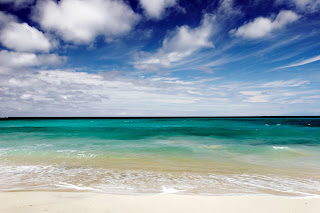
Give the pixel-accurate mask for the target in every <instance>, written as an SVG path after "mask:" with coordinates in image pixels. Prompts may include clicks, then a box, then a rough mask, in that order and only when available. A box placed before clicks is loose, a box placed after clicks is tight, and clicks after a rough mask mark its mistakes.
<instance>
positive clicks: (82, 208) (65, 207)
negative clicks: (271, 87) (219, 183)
mask: <svg viewBox="0 0 320 213" xmlns="http://www.w3.org/2000/svg"><path fill="white" fill-rule="evenodd" d="M0 212H1V213H18V212H23V213H29V212H30V213H31V212H32V213H37V212H57V213H58V212H59V213H63V212H68V213H82V212H90V213H96V212H104V213H153V212H155V213H160V212H161V213H171V212H183V213H189V212H190V213H206V212H210V213H213V212H217V213H229V212H237V213H239V212H240V213H264V212H268V213H277V212H279V213H280V212H281V213H300V212H301V213H319V212H320V198H285V197H268V196H197V195H175V194H158V195H141V196H139V195H110V194H99V193H90V192H1V193H0Z"/></svg>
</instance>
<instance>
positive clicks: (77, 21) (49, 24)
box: [34, 0, 140, 44]
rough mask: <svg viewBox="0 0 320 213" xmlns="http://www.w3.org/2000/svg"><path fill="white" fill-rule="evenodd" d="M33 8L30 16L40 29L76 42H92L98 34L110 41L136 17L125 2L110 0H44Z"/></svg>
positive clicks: (120, 33) (129, 27)
mask: <svg viewBox="0 0 320 213" xmlns="http://www.w3.org/2000/svg"><path fill="white" fill-rule="evenodd" d="M36 8H37V9H36V11H35V15H34V19H35V20H36V21H38V22H39V24H40V26H41V27H42V28H43V29H45V30H48V31H53V32H56V33H57V34H58V35H60V36H61V37H62V39H63V40H65V41H68V42H73V43H78V44H79V43H89V42H92V41H93V40H94V39H95V37H96V36H98V35H104V36H105V38H106V40H112V39H114V38H115V37H118V36H121V35H123V34H126V33H128V32H129V31H130V30H131V29H132V28H133V26H134V25H135V24H136V23H137V22H138V21H139V20H140V16H139V15H137V14H135V13H134V12H133V11H132V9H131V8H130V7H129V6H128V5H126V4H125V3H123V2H122V1H114V0H61V1H59V2H56V1H53V0H45V1H38V3H37V6H36Z"/></svg>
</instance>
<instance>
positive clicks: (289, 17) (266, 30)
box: [230, 10, 299, 39]
mask: <svg viewBox="0 0 320 213" xmlns="http://www.w3.org/2000/svg"><path fill="white" fill-rule="evenodd" d="M298 19H299V15H297V14H296V13H294V12H292V11H290V10H283V11H281V12H280V13H279V14H278V15H277V17H276V18H275V19H272V18H264V17H258V18H255V19H254V20H253V21H252V22H249V23H246V24H244V25H242V26H240V27H239V28H238V29H233V30H231V31H230V32H231V33H232V34H234V35H235V36H238V37H243V38H249V39H256V38H262V37H265V36H267V35H270V33H271V32H273V31H274V30H279V29H281V28H283V27H285V26H286V25H288V24H290V23H292V22H295V21H296V20H298Z"/></svg>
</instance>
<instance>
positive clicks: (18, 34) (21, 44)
mask: <svg viewBox="0 0 320 213" xmlns="http://www.w3.org/2000/svg"><path fill="white" fill-rule="evenodd" d="M0 41H1V43H2V44H3V45H4V46H5V47H7V48H9V49H12V50H15V51H20V52H38V51H39V52H49V50H50V48H51V44H50V42H49V40H48V39H47V38H46V37H45V35H44V34H43V33H42V32H41V31H39V30H37V29H36V28H34V27H30V26H29V25H28V24H27V23H16V22H10V23H8V24H7V25H6V26H5V27H4V28H3V29H2V30H1V32H0Z"/></svg>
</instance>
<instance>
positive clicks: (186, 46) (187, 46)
mask: <svg viewBox="0 0 320 213" xmlns="http://www.w3.org/2000/svg"><path fill="white" fill-rule="evenodd" d="M213 22H214V17H213V16H211V15H208V14H206V15H205V16H204V18H203V20H202V21H201V25H200V26H199V27H196V28H194V29H191V28H190V27H188V26H181V27H179V28H177V29H176V30H175V31H174V32H173V33H171V34H170V35H167V36H166V38H165V39H164V40H163V42H162V47H161V48H160V49H158V51H157V52H156V53H155V54H153V55H151V56H148V54H145V55H142V57H143V58H140V60H139V61H138V62H137V63H136V64H135V67H136V68H138V69H139V68H146V69H154V66H158V65H160V66H166V67H168V66H171V64H172V63H174V62H178V61H180V60H182V59H184V58H186V57H188V56H190V55H192V54H193V53H194V52H196V51H198V50H200V49H201V48H212V47H213V46H214V45H213V43H212V42H211V41H210V38H211V35H212V33H213Z"/></svg>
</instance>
